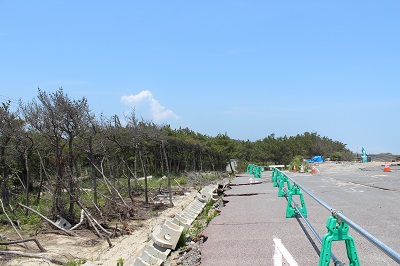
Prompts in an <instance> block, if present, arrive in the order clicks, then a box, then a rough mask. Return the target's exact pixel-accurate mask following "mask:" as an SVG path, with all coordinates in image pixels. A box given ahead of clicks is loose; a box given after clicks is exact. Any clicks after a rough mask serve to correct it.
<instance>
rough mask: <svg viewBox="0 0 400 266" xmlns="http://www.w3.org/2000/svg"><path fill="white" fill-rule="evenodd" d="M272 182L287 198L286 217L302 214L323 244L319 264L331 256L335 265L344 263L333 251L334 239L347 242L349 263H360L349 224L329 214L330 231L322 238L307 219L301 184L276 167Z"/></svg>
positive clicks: (326, 263) (354, 264)
mask: <svg viewBox="0 0 400 266" xmlns="http://www.w3.org/2000/svg"><path fill="white" fill-rule="evenodd" d="M272 183H273V186H274V187H277V188H278V197H286V198H287V207H286V218H292V217H296V216H301V217H302V218H303V219H304V220H305V221H306V222H307V225H308V226H309V227H310V228H311V230H312V231H313V233H314V234H315V235H316V237H317V238H318V240H319V241H320V243H321V244H322V247H321V250H320V259H319V264H318V265H319V266H328V265H329V262H330V260H331V258H332V259H333V261H334V263H335V265H343V264H342V263H341V262H340V261H338V260H337V258H336V257H335V255H334V254H333V253H332V252H331V249H332V242H333V241H344V242H345V245H346V250H347V257H348V259H349V262H350V263H349V264H348V265H350V266H358V265H360V263H359V260H358V255H357V251H356V247H355V243H354V240H353V237H352V236H351V235H349V234H348V231H349V226H348V225H347V224H346V223H345V222H344V221H342V220H341V219H338V217H335V216H334V215H332V216H329V218H328V221H327V223H326V228H327V229H328V232H327V233H326V234H325V235H324V236H323V238H322V239H321V237H320V236H319V235H318V234H317V233H316V231H315V229H314V228H312V227H311V224H309V222H308V221H307V208H306V205H305V202H304V197H303V193H302V191H301V188H300V185H298V184H297V183H295V182H291V180H290V178H289V177H288V176H287V175H285V174H284V173H282V172H281V171H279V170H278V169H276V168H273V169H272ZM308 194H310V193H308ZM293 196H299V198H300V206H299V205H297V204H296V203H295V202H294V200H293Z"/></svg>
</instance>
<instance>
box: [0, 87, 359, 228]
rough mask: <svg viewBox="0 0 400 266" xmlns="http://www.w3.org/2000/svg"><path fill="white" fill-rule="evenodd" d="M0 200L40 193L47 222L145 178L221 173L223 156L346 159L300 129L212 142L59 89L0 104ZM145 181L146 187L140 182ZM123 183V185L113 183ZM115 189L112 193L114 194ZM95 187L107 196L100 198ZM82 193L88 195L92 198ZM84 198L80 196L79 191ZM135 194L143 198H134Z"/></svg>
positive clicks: (262, 160)
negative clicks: (98, 110) (107, 110)
mask: <svg viewBox="0 0 400 266" xmlns="http://www.w3.org/2000/svg"><path fill="white" fill-rule="evenodd" d="M0 121H1V124H0V167H1V172H0V175H1V200H2V202H3V203H4V205H5V206H9V204H10V202H16V201H19V202H21V203H23V204H25V205H30V204H31V203H32V204H38V202H40V201H41V199H42V197H44V195H45V196H46V197H47V198H46V199H47V200H49V201H50V202H51V210H50V211H49V212H50V213H51V215H52V217H53V218H55V217H56V216H57V215H62V216H64V217H67V218H69V220H71V221H73V220H74V219H75V218H76V216H77V213H79V212H77V209H78V206H77V205H79V207H82V206H81V205H82V199H83V198H86V201H89V200H88V199H87V197H89V196H90V197H89V198H90V201H91V202H92V203H93V205H94V206H99V205H101V202H100V201H102V200H104V199H105V198H110V199H118V198H121V199H123V198H131V199H132V201H133V200H134V197H135V195H138V193H139V194H140V192H143V193H144V197H145V200H146V203H147V202H148V194H147V176H150V175H151V176H155V177H161V176H164V175H165V176H169V175H171V176H173V177H178V176H180V175H182V174H183V173H187V172H206V171H225V169H226V166H227V163H228V161H229V159H231V158H235V159H239V161H240V163H241V165H242V166H243V165H247V163H249V162H251V163H255V164H260V165H265V164H271V163H274V164H288V163H290V161H291V160H293V158H294V157H295V156H298V155H301V156H303V157H305V158H310V157H312V156H314V155H322V156H324V157H330V158H331V159H335V160H339V159H342V160H343V159H344V160H346V159H350V158H351V155H352V154H351V152H350V151H349V150H348V149H346V145H345V144H343V143H341V142H338V141H333V140H331V139H329V138H327V137H321V136H319V135H318V134H317V133H314V132H313V133H309V132H305V133H303V134H301V135H296V136H290V137H287V136H284V137H275V135H274V134H271V135H269V136H267V137H265V138H264V139H262V140H257V141H255V142H252V141H249V140H247V141H243V140H234V139H231V138H230V137H229V136H228V135H227V134H218V135H217V136H215V137H212V136H207V135H203V134H200V133H196V132H194V131H192V130H190V129H188V128H180V129H172V128H171V127H170V126H169V125H157V124H155V123H153V122H152V121H146V120H144V119H138V118H137V117H136V116H135V113H134V112H132V113H131V114H130V115H128V116H126V117H124V121H126V124H125V123H124V124H122V123H121V120H120V118H119V117H118V116H116V115H114V116H111V117H105V116H104V115H102V114H101V115H100V116H96V114H93V113H92V111H91V110H90V108H89V104H88V102H87V99H86V98H85V97H83V98H81V99H78V100H75V99H71V98H69V96H68V95H67V94H65V93H64V91H63V90H62V89H59V90H57V91H56V92H54V93H47V92H45V91H42V90H40V89H38V96H37V98H35V99H32V101H30V102H27V103H24V102H21V101H20V102H19V108H18V110H17V111H11V110H10V102H6V103H2V104H1V106H0ZM140 177H145V179H144V180H145V183H144V184H143V185H142V184H141V183H139V181H138V178H140ZM119 182H120V183H122V184H123V185H118V184H119ZM115 188H118V189H115ZM99 189H102V190H101V191H102V193H104V191H108V192H109V193H108V195H99ZM87 190H90V195H89V196H88V195H86V194H88V192H87ZM85 193H86V194H85ZM140 195H141V194H140Z"/></svg>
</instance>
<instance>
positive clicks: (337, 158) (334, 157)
mask: <svg viewBox="0 0 400 266" xmlns="http://www.w3.org/2000/svg"><path fill="white" fill-rule="evenodd" d="M341 158H342V153H341V152H334V153H333V154H332V155H331V160H332V161H340V160H341Z"/></svg>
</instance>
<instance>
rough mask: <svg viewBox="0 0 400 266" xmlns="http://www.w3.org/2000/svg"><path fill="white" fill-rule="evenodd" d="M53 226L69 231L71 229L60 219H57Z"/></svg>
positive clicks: (68, 224) (66, 222) (69, 225)
mask: <svg viewBox="0 0 400 266" xmlns="http://www.w3.org/2000/svg"><path fill="white" fill-rule="evenodd" d="M55 224H56V225H58V226H59V227H61V228H63V229H65V230H69V229H70V228H71V226H72V225H71V224H70V223H69V222H68V221H67V220H65V219H64V218H62V217H59V218H58V219H57V221H56V222H55Z"/></svg>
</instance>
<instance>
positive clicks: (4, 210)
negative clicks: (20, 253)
mask: <svg viewBox="0 0 400 266" xmlns="http://www.w3.org/2000/svg"><path fill="white" fill-rule="evenodd" d="M0 203H1V208H2V210H3V212H4V214H5V215H6V217H7V219H8V221H9V222H10V224H11V226H12V227H13V228H14V231H15V232H16V233H17V235H18V236H19V238H20V239H21V240H23V239H24V238H23V237H22V236H21V234H20V233H19V232H18V230H17V228H15V225H14V223H13V221H12V220H11V219H10V217H9V216H8V214H7V212H6V209H5V208H4V205H3V201H2V200H1V199H0ZM24 246H25V248H26V249H29V248H28V246H27V245H26V244H25V243H24Z"/></svg>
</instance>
